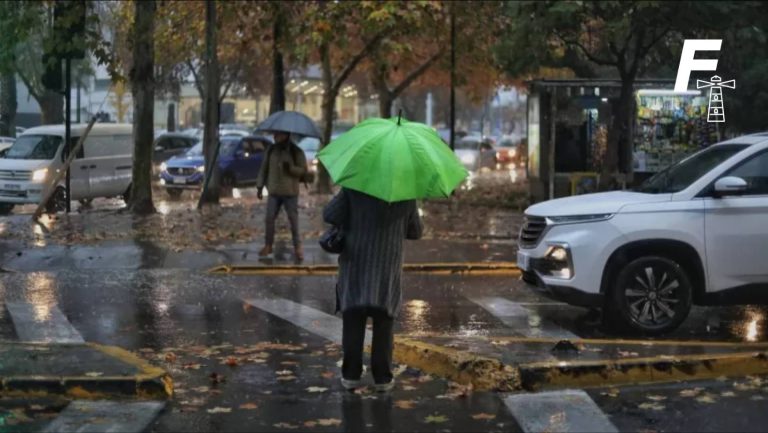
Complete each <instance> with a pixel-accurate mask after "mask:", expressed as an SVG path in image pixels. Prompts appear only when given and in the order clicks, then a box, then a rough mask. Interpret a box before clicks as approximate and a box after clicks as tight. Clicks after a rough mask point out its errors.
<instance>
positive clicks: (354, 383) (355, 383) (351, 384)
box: [341, 377, 363, 391]
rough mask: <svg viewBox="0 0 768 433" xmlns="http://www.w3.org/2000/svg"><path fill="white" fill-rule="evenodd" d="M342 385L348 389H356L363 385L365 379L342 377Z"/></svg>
mask: <svg viewBox="0 0 768 433" xmlns="http://www.w3.org/2000/svg"><path fill="white" fill-rule="evenodd" d="M341 386H343V387H344V389H346V390H347V391H354V390H356V389H357V388H360V387H362V386H363V381H362V380H360V379H357V380H354V379H344V378H343V377H342V378H341Z"/></svg>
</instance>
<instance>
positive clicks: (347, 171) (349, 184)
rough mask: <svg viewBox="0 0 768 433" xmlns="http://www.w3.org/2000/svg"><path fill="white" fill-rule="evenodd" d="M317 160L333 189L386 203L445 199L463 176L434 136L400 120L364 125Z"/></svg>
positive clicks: (425, 128)
mask: <svg viewBox="0 0 768 433" xmlns="http://www.w3.org/2000/svg"><path fill="white" fill-rule="evenodd" d="M317 157H318V159H320V161H321V162H322V163H323V165H324V166H325V168H326V169H327V170H328V173H329V174H330V175H331V178H332V179H333V181H334V182H336V183H337V184H339V185H341V186H343V187H345V188H349V189H353V190H356V191H360V192H364V193H366V194H368V195H372V196H374V197H377V198H380V199H382V200H384V201H387V202H390V203H391V202H395V201H402V200H413V199H419V198H429V197H447V196H448V195H450V194H451V192H452V191H453V190H454V189H455V188H456V187H457V186H458V185H459V183H461V181H462V180H464V178H465V177H466V176H467V171H466V170H465V169H464V167H463V166H462V165H461V163H460V162H459V160H458V158H456V155H455V154H454V153H453V152H452V151H451V149H450V148H449V147H448V146H447V145H446V144H445V143H444V142H443V141H442V140H441V139H440V137H439V136H438V135H437V132H435V130H433V129H432V128H430V127H429V126H427V125H425V124H423V123H417V122H409V121H407V120H405V119H400V117H394V118H391V119H379V118H371V119H367V120H364V121H363V122H361V123H359V124H358V125H357V126H355V127H354V128H352V129H351V130H349V131H347V132H346V133H344V134H342V135H341V136H340V137H338V138H337V139H336V140H333V141H332V142H331V143H330V144H328V146H326V147H325V148H324V149H323V150H321V151H320V152H319V153H318V155H317Z"/></svg>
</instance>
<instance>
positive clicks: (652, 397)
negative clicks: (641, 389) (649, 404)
mask: <svg viewBox="0 0 768 433" xmlns="http://www.w3.org/2000/svg"><path fill="white" fill-rule="evenodd" d="M646 398H647V399H648V400H651V401H664V400H666V399H667V398H666V397H664V396H663V395H649V396H646Z"/></svg>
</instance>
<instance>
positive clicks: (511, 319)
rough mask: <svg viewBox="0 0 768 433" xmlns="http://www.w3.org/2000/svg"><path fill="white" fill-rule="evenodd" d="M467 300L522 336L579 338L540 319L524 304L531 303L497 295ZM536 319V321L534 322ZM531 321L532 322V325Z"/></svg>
mask: <svg viewBox="0 0 768 433" xmlns="http://www.w3.org/2000/svg"><path fill="white" fill-rule="evenodd" d="M469 300H470V301H472V302H474V303H475V304H477V305H479V306H481V307H482V308H483V309H485V310H486V311H488V312H489V313H491V314H492V315H493V316H495V317H496V318H497V319H499V320H500V321H501V322H502V323H504V324H505V325H507V326H509V327H510V328H513V329H514V330H515V333H517V334H521V335H522V336H523V337H547V338H562V339H570V340H573V339H579V336H578V335H576V334H574V333H572V332H570V331H567V330H565V329H563V328H561V327H559V326H557V325H555V324H554V323H552V322H549V321H548V320H544V319H541V318H540V317H539V315H538V313H536V312H535V311H533V310H531V309H529V308H526V307H525V306H524V305H531V304H521V303H517V302H512V301H510V300H509V299H506V298H502V297H498V296H485V297H470V298H469ZM537 321H538V323H535V322H537ZM532 322H534V324H533V325H532Z"/></svg>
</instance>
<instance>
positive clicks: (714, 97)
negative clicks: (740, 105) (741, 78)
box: [696, 75, 736, 123]
mask: <svg viewBox="0 0 768 433" xmlns="http://www.w3.org/2000/svg"><path fill="white" fill-rule="evenodd" d="M709 80H710V81H711V83H710V82H709V81H704V80H696V88H697V89H704V88H707V87H709V88H710V89H709V107H708V109H707V122H711V123H720V122H725V107H724V106H723V87H727V88H729V89H735V88H736V80H729V81H723V79H722V78H720V77H719V76H717V75H715V76H713V77H712V78H710V79H709Z"/></svg>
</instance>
